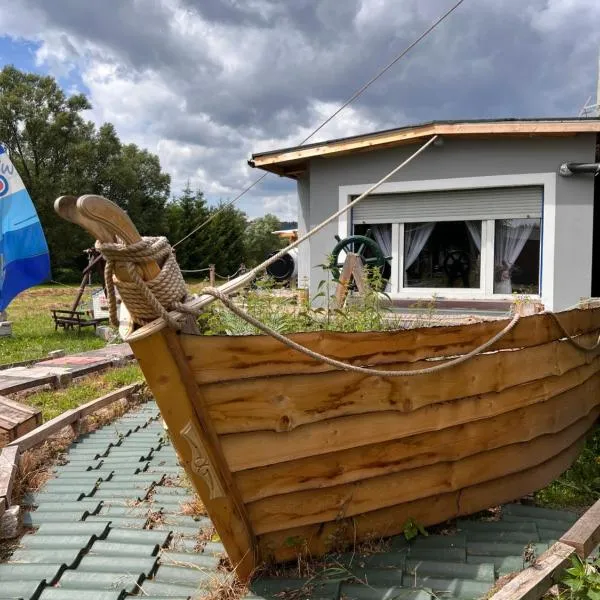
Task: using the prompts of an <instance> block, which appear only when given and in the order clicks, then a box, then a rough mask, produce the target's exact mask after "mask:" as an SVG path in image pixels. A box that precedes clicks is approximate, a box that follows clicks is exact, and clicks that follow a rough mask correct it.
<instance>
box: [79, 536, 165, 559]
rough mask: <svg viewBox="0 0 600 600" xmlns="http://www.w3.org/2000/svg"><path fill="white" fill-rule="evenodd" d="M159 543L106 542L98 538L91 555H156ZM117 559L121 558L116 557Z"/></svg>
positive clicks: (91, 549)
mask: <svg viewBox="0 0 600 600" xmlns="http://www.w3.org/2000/svg"><path fill="white" fill-rule="evenodd" d="M158 550H159V546H158V544H154V545H152V544H121V543H118V542H106V541H104V540H96V541H95V542H94V543H93V545H92V547H91V548H90V552H89V553H90V555H92V554H93V555H104V556H112V557H119V556H132V557H134V558H135V557H145V556H155V555H156V554H158ZM115 560H119V559H118V558H115Z"/></svg>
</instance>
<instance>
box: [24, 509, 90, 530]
mask: <svg viewBox="0 0 600 600" xmlns="http://www.w3.org/2000/svg"><path fill="white" fill-rule="evenodd" d="M43 506H44V505H43V504H42V507H43ZM87 515H88V512H87V511H85V510H84V511H83V512H78V513H75V512H64V513H57V512H46V511H43V510H39V509H38V510H36V511H35V512H24V513H23V526H24V527H39V526H40V525H43V524H44V523H67V522H68V523H75V522H77V521H81V520H82V519H84V518H85V517H86V516H87Z"/></svg>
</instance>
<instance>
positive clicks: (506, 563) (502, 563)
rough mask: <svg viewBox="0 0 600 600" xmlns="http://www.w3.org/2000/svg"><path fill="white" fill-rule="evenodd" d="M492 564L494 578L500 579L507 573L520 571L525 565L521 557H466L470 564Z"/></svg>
mask: <svg viewBox="0 0 600 600" xmlns="http://www.w3.org/2000/svg"><path fill="white" fill-rule="evenodd" d="M490 561H492V562H493V565H494V570H495V572H496V577H502V576H503V575H507V574H508V573H516V572H517V571H521V570H522V569H524V568H525V567H526V566H527V565H525V564H524V562H523V557H522V556H468V557H467V562H469V563H472V564H478V563H489V562H490Z"/></svg>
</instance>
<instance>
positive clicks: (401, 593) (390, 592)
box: [340, 583, 432, 600]
mask: <svg viewBox="0 0 600 600" xmlns="http://www.w3.org/2000/svg"><path fill="white" fill-rule="evenodd" d="M340 597H342V598H345V599H346V600H431V598H432V596H431V594H429V593H428V592H426V591H425V590H409V589H406V588H401V587H377V586H371V585H363V584H360V583H342V587H341V590H340Z"/></svg>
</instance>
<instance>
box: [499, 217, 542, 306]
mask: <svg viewBox="0 0 600 600" xmlns="http://www.w3.org/2000/svg"><path fill="white" fill-rule="evenodd" d="M536 225H539V219H502V220H501V221H496V243H495V246H496V249H495V252H494V267H495V270H496V276H495V277H494V293H495V294H511V293H512V282H511V280H510V275H511V271H512V268H513V267H514V265H515V262H516V261H517V259H518V258H519V255H520V254H521V252H522V251H523V248H524V247H525V244H526V242H527V240H528V239H529V236H530V235H531V232H532V231H533V228H534V227H535V226H536Z"/></svg>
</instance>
